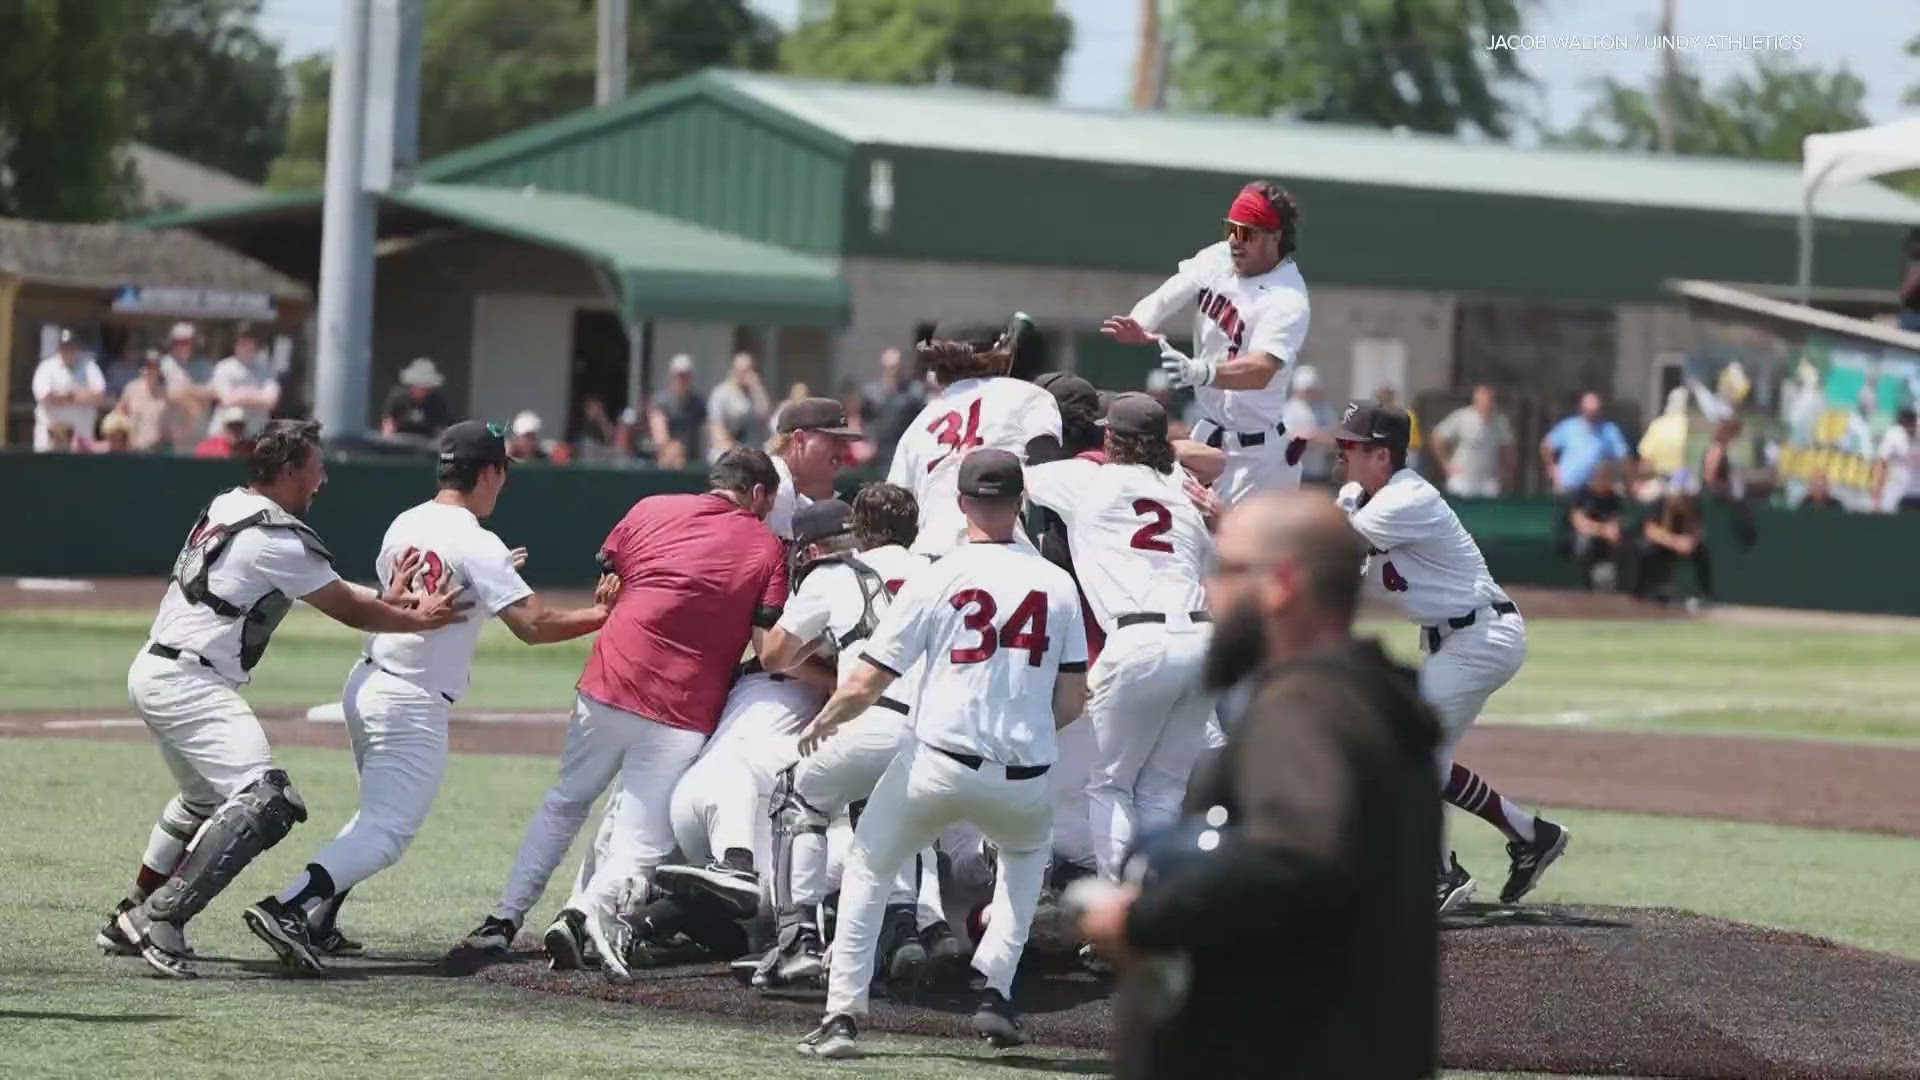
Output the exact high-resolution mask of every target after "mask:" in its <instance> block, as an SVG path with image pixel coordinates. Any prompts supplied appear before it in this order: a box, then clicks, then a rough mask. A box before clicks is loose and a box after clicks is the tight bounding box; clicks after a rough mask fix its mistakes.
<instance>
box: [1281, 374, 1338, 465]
mask: <svg viewBox="0 0 1920 1080" xmlns="http://www.w3.org/2000/svg"><path fill="white" fill-rule="evenodd" d="M1323 397H1324V395H1323V393H1322V391H1321V389H1320V372H1319V371H1318V370H1317V369H1315V368H1313V367H1310V366H1308V365H1306V364H1302V365H1300V366H1299V367H1297V368H1294V369H1293V386H1292V392H1291V393H1290V394H1289V396H1288V398H1287V407H1286V408H1285V409H1283V410H1282V411H1281V413H1280V417H1281V420H1282V421H1283V422H1284V423H1285V424H1286V427H1287V450H1288V453H1290V454H1298V455H1300V479H1301V481H1302V482H1307V481H1312V482H1316V483H1318V482H1321V481H1324V480H1326V479H1327V478H1328V477H1330V476H1332V475H1333V440H1332V438H1331V437H1329V436H1328V435H1327V434H1326V430H1325V429H1326V426H1327V421H1328V420H1330V419H1332V417H1330V416H1327V415H1326V406H1325V405H1324V404H1322V400H1323Z"/></svg>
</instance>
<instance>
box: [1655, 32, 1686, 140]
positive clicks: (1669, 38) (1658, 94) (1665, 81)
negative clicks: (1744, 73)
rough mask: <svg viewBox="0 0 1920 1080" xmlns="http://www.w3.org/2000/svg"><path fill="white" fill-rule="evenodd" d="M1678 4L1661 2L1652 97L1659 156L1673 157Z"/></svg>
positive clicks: (1678, 83) (1677, 54) (1678, 67)
mask: <svg viewBox="0 0 1920 1080" xmlns="http://www.w3.org/2000/svg"><path fill="white" fill-rule="evenodd" d="M1677 6H1679V0H1660V29H1659V35H1660V84H1659V86H1658V87H1656V88H1655V93H1654V95H1653V119H1654V124H1655V125H1656V127H1657V129H1658V132H1659V137H1660V152H1661V153H1663V154H1671V153H1673V127H1674V116H1673V105H1674V100H1673V99H1674V94H1675V91H1676V89H1677V88H1678V86H1679V85H1680V59H1679V52H1678V50H1676V49H1674V48H1673V21H1674V8H1675V7H1677Z"/></svg>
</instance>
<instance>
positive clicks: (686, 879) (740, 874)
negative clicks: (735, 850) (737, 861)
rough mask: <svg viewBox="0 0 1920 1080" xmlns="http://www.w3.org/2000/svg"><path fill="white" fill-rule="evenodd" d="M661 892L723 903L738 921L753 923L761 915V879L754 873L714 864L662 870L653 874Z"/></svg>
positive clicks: (673, 867) (670, 867) (724, 864)
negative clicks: (705, 898)
mask: <svg viewBox="0 0 1920 1080" xmlns="http://www.w3.org/2000/svg"><path fill="white" fill-rule="evenodd" d="M653 881H654V884H655V885H656V886H658V887H659V889H660V891H661V892H664V893H667V894H669V895H671V896H683V897H684V896H705V897H711V898H713V899H715V900H718V901H720V902H721V903H722V904H723V905H725V906H726V908H727V910H728V912H729V913H730V914H731V915H732V916H733V917H734V918H736V919H751V918H753V917H754V916H755V915H756V914H758V913H759V911H760V878H759V877H758V876H757V875H755V874H754V873H753V872H752V871H749V870H742V869H739V868H738V867H733V866H728V865H727V864H726V863H719V862H713V863H708V864H707V865H705V866H662V867H660V868H659V869H657V870H655V871H654V872H653Z"/></svg>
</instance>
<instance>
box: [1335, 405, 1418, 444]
mask: <svg viewBox="0 0 1920 1080" xmlns="http://www.w3.org/2000/svg"><path fill="white" fill-rule="evenodd" d="M1412 434H1413V421H1412V420H1410V419H1408V417H1407V410H1405V409H1402V408H1399V407H1397V406H1393V405H1382V404H1380V403H1379V402H1377V401H1354V402H1349V403H1348V405H1347V411H1346V412H1343V413H1341V414H1340V426H1339V427H1338V428H1337V429H1335V431H1334V433H1333V436H1334V438H1335V439H1338V440H1340V441H1341V442H1356V443H1365V444H1366V445H1368V446H1384V447H1386V448H1387V449H1389V450H1405V449H1406V448H1407V443H1408V442H1409V441H1410V440H1411V437H1412Z"/></svg>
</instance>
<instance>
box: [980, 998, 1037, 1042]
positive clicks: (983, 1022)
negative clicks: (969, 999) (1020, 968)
mask: <svg viewBox="0 0 1920 1080" xmlns="http://www.w3.org/2000/svg"><path fill="white" fill-rule="evenodd" d="M973 1031H974V1034H976V1035H978V1036H980V1037H981V1038H983V1039H985V1040H987V1043H988V1044H989V1045H991V1046H992V1047H993V1048H994V1049H995V1050H1005V1049H1007V1048H1009V1047H1014V1046H1020V1045H1022V1044H1023V1043H1025V1042H1026V1041H1027V1029H1026V1026H1025V1025H1023V1024H1021V1023H1020V1014H1019V1013H1017V1012H1014V1011H1013V1002H1011V1001H1008V1000H1007V996H1006V995H1005V994H1002V993H1001V992H1000V991H998V990H994V989H991V988H989V989H987V990H983V991H981V993H980V1007H979V1008H978V1009H976V1010H974V1013H973Z"/></svg>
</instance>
